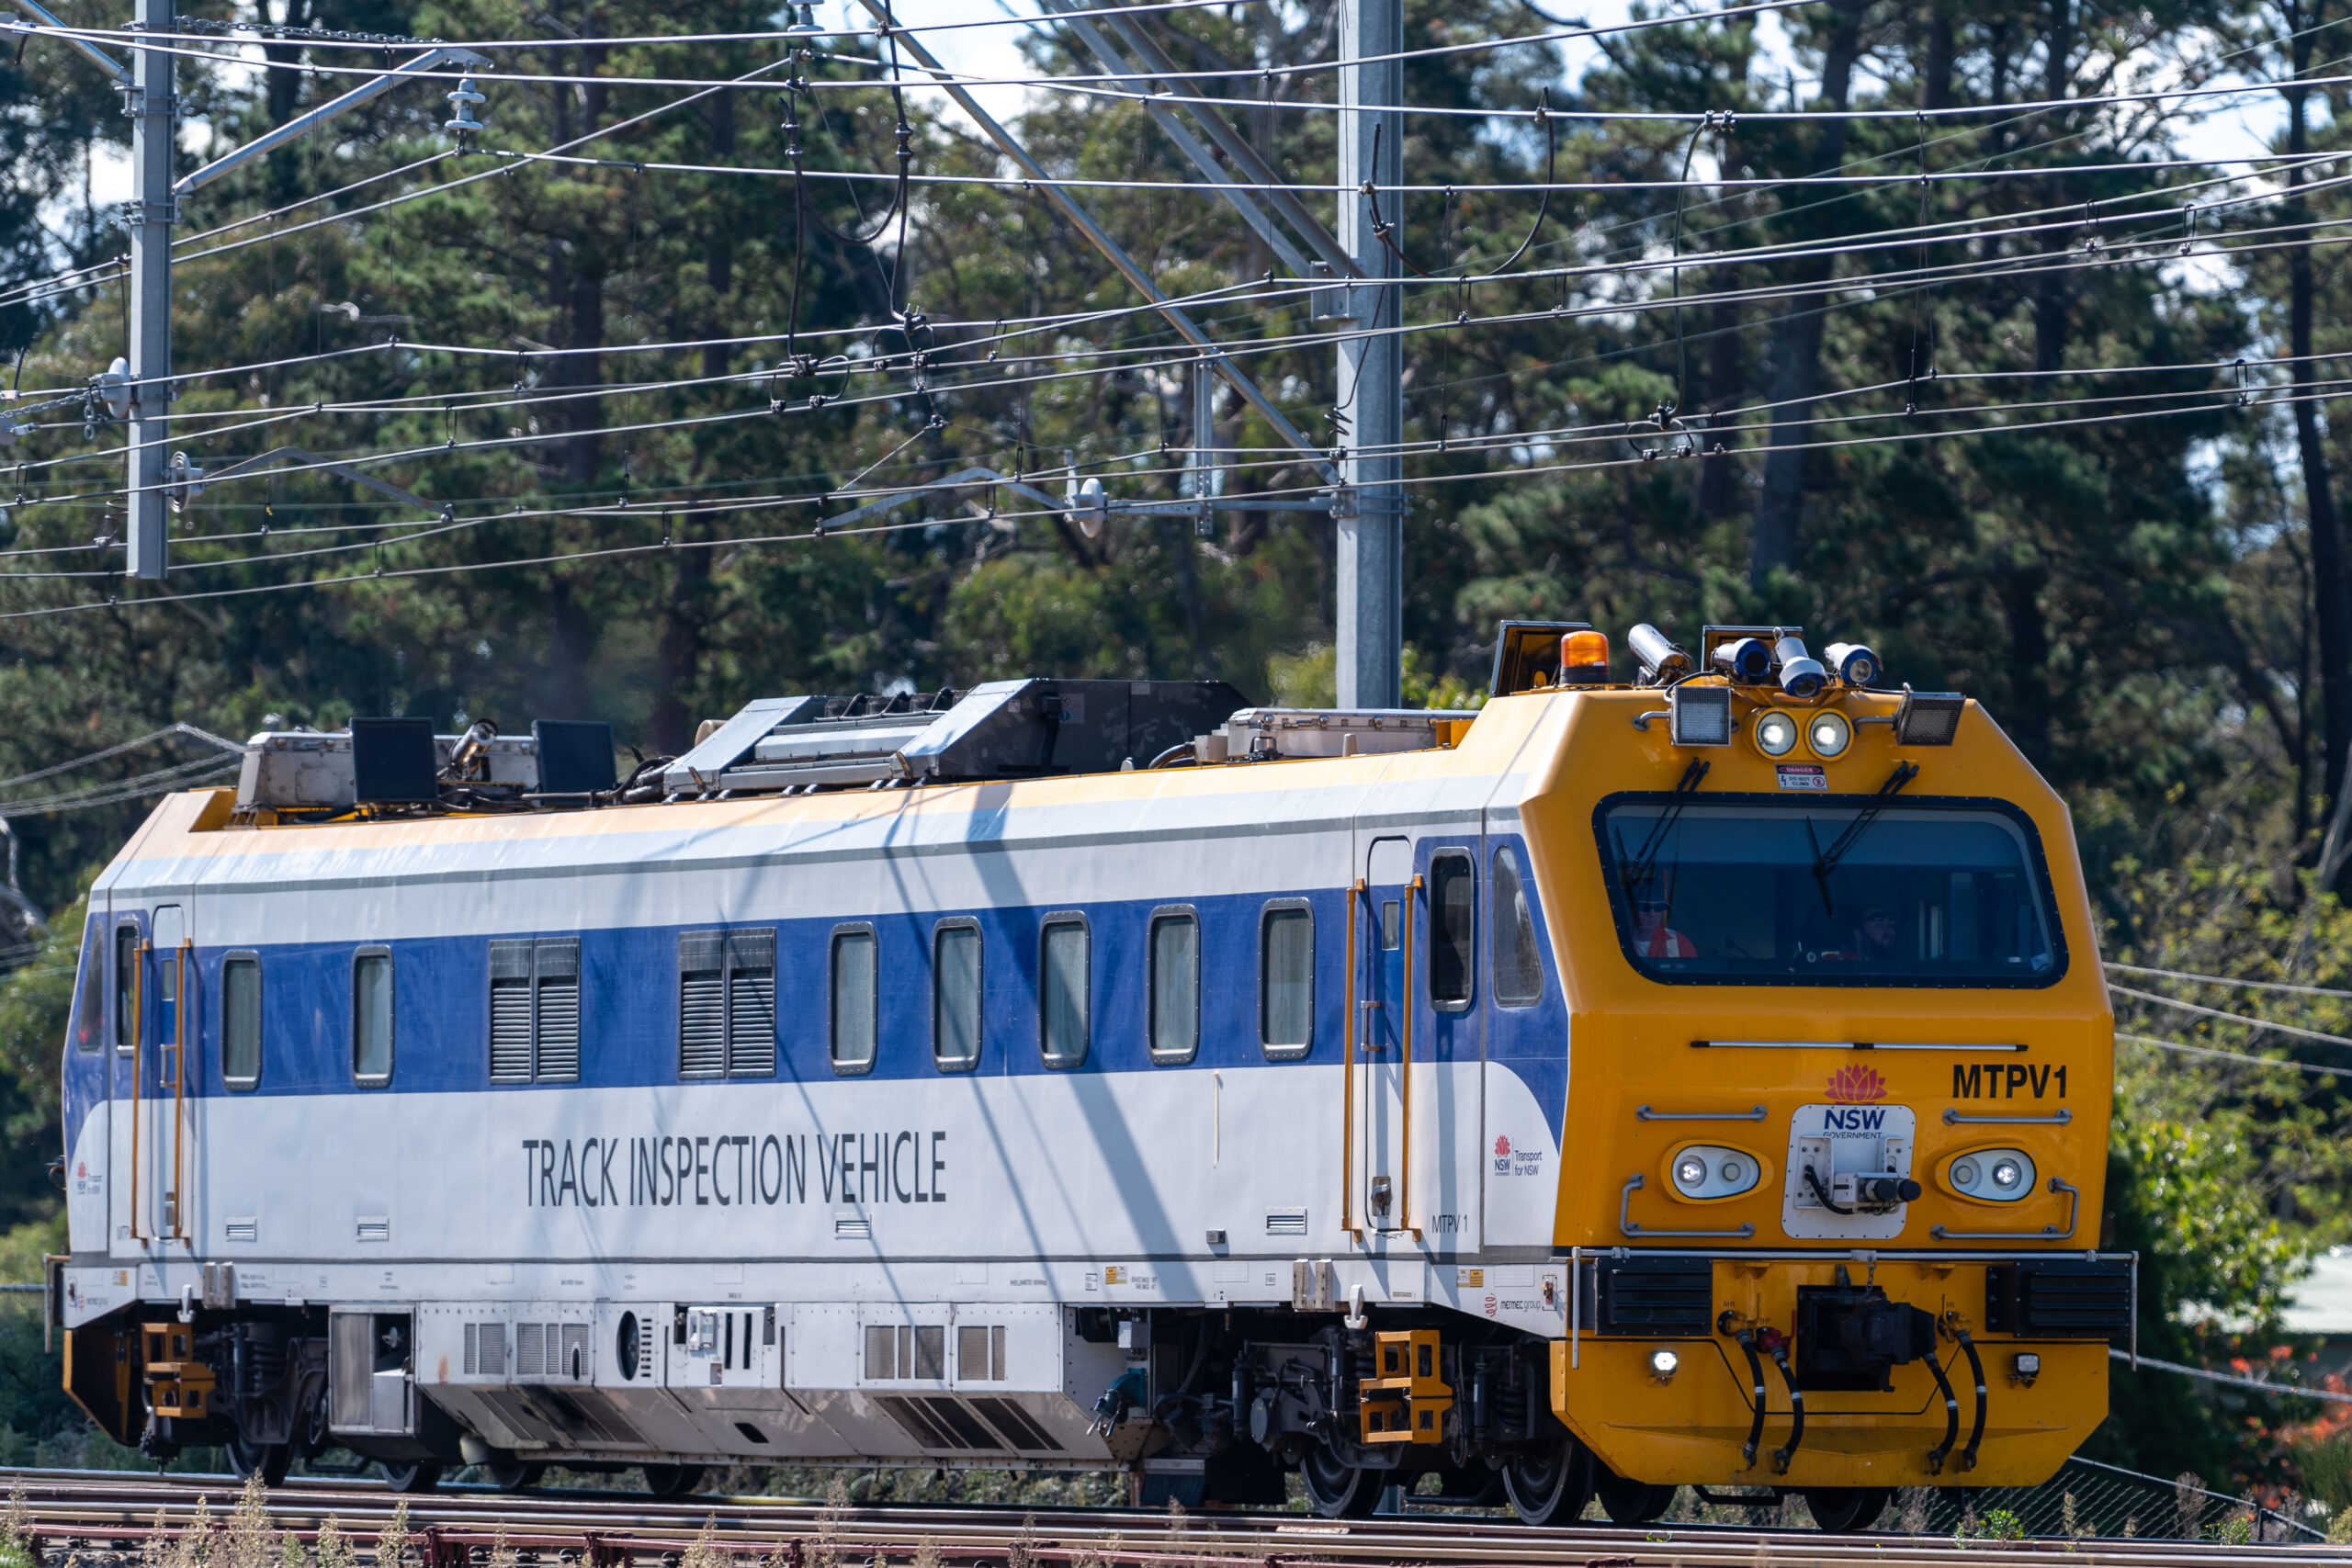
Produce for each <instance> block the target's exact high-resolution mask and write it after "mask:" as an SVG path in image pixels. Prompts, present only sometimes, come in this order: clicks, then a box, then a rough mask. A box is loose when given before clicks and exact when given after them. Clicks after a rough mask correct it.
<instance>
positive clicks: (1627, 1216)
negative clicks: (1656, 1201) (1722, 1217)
mask: <svg viewBox="0 0 2352 1568" xmlns="http://www.w3.org/2000/svg"><path fill="white" fill-rule="evenodd" d="M1644 1185H1645V1183H1644V1181H1643V1179H1642V1174H1641V1172H1639V1171H1635V1172H1634V1175H1633V1177H1632V1178H1631V1179H1629V1180H1627V1181H1626V1183H1625V1190H1624V1192H1623V1195H1622V1196H1621V1197H1619V1199H1618V1200H1617V1228H1618V1229H1619V1230H1621V1231H1623V1232H1624V1233H1625V1234H1626V1235H1678V1236H1679V1235H1700V1236H1736V1237H1738V1238H1741V1239H1743V1240H1744V1239H1746V1238H1747V1237H1748V1236H1751V1235H1755V1234H1756V1227H1755V1226H1754V1225H1752V1224H1748V1223H1747V1221H1746V1220H1742V1221H1741V1222H1740V1223H1739V1228H1738V1229H1737V1230H1730V1231H1655V1230H1652V1229H1650V1228H1649V1227H1648V1226H1647V1225H1645V1224H1641V1223H1640V1222H1639V1221H1637V1220H1635V1219H1634V1218H1633V1217H1632V1216H1633V1212H1634V1193H1636V1192H1638V1191H1640V1190H1642V1188H1643V1186H1644Z"/></svg>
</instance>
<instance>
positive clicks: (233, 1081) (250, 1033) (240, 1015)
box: [220, 953, 261, 1089]
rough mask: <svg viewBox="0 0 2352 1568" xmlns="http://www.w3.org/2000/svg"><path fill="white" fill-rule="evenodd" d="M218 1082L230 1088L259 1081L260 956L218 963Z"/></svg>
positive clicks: (229, 957)
mask: <svg viewBox="0 0 2352 1568" xmlns="http://www.w3.org/2000/svg"><path fill="white" fill-rule="evenodd" d="M220 1081H221V1082H222V1083H225V1084H227V1085H228V1086H229V1087H230V1088H231V1089H252V1088H254V1087H255V1086H256V1085H258V1084H259V1083H260V1082H261V955H260V954H259V953H230V954H228V955H227V956H226V957H224V958H222V959H221V960H220Z"/></svg>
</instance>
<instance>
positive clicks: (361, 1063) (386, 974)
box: [351, 947, 392, 1089]
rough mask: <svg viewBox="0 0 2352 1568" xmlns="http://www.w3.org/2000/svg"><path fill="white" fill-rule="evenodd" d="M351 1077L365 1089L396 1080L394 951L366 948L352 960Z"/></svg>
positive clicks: (376, 1087)
mask: <svg viewBox="0 0 2352 1568" xmlns="http://www.w3.org/2000/svg"><path fill="white" fill-rule="evenodd" d="M351 1076H352V1077H353V1078H355V1079H356V1080H357V1082H358V1084H359V1087H360V1088H362V1089H381V1088H383V1087H384V1086H385V1085H386V1084H389V1083H390V1082H391V1081H392V950H391V949H390V948H389V947H363V948H361V949H360V950H359V951H358V952H357V953H354V954H353V955H352V959H351Z"/></svg>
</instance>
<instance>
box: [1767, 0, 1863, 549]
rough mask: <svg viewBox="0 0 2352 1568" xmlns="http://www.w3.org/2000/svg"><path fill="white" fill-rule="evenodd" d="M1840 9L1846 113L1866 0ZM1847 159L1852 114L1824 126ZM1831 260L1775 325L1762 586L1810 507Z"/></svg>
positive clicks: (1830, 147) (1804, 265)
mask: <svg viewBox="0 0 2352 1568" xmlns="http://www.w3.org/2000/svg"><path fill="white" fill-rule="evenodd" d="M1832 12H1833V18H1834V19H1833V21H1832V24H1831V28H1830V32H1829V46H1828V48H1827V50H1826V51H1825V52H1824V54H1823V58H1822V66H1821V99H1822V105H1823V107H1824V108H1826V110H1827V111H1828V112H1829V113H1830V114H1832V115H1836V116H1839V117H1842V116H1843V115H1844V114H1845V111H1846V103H1847V99H1848V97H1849V94H1850V91H1851V88H1852V85H1853V79H1854V60H1855V57H1856V55H1857V54H1859V53H1860V49H1861V22H1862V0H1833V6H1832ZM1845 161H1846V121H1845V120H1844V118H1833V119H1831V120H1829V121H1828V122H1827V123H1826V124H1825V125H1824V126H1823V127H1822V128H1821V141H1819V143H1818V144H1817V145H1816V148H1815V153H1814V158H1813V163H1814V166H1815V168H1816V169H1819V170H1820V171H1821V172H1823V173H1824V174H1835V173H1836V172H1837V171H1838V167H1839V165H1840V164H1844V162H1845ZM1808 229H1809V230H1810V232H1809V233H1808V234H1807V235H1806V236H1805V237H1807V238H1810V239H1812V240H1814V241H1815V242H1816V243H1818V242H1819V241H1822V240H1825V239H1826V238H1828V235H1827V233H1826V232H1825V231H1820V230H1818V229H1815V228H1814V227H1813V226H1811V225H1809V226H1808ZM1831 265H1832V263H1831V258H1830V256H1829V255H1827V254H1826V253H1825V254H1820V255H1815V256H1809V257H1807V258H1806V259H1804V260H1803V261H1801V262H1798V263H1796V264H1795V265H1793V266H1792V268H1791V269H1790V282H1791V283H1792V284H1793V285H1795V286H1796V287H1797V288H1799V289H1800V290H1802V292H1800V293H1798V294H1796V295H1795V296H1794V297H1793V298H1792V299H1790V301H1789V308H1788V311H1787V313H1786V314H1784V315H1783V316H1781V321H1780V324H1779V325H1778V326H1777V327H1775V328H1774V329H1773V332H1772V407H1771V408H1770V410H1769V411H1767V417H1769V418H1770V420H1771V422H1772V434H1771V438H1770V441H1769V442H1768V443H1767V451H1766V454H1765V457H1764V494H1763V497H1762V499H1761V500H1759V501H1758V502H1757V505H1756V527H1755V532H1754V535H1753V536H1752V537H1751V539H1750V541H1749V546H1748V558H1747V581H1748V584H1749V586H1751V587H1754V588H1761V587H1763V586H1764V584H1765V583H1766V582H1767V581H1769V580H1770V578H1771V575H1772V573H1773V571H1774V570H1776V569H1778V568H1781V567H1784V566H1786V565H1788V564H1789V563H1790V561H1791V560H1792V559H1793V558H1795V555H1796V546H1797V525H1798V522H1799V521H1800V519H1801V517H1802V514H1803V512H1804V460H1805V451H1804V448H1805V446H1806V444H1807V443H1809V442H1810V441H1811V440H1812V439H1813V424H1812V416H1813V400H1814V397H1815V394H1816V393H1818V392H1819V391H1820V390H1821V329H1822V326H1823V322H1824V312H1825V310H1826V307H1827V303H1828V301H1827V299H1826V296H1824V295H1823V294H1822V293H1821V292H1820V291H1819V290H1818V288H1817V286H1818V285H1820V284H1822V283H1826V282H1827V281H1828V278H1829V274H1830V270H1831Z"/></svg>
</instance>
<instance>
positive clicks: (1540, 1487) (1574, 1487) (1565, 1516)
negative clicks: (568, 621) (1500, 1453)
mask: <svg viewBox="0 0 2352 1568" xmlns="http://www.w3.org/2000/svg"><path fill="white" fill-rule="evenodd" d="M1503 1494H1504V1495H1506V1496H1508V1497H1509V1498H1510V1511H1511V1512H1512V1513H1514V1514H1517V1515H1518V1516H1519V1518H1520V1522H1521V1524H1529V1525H1539V1526H1540V1525H1572V1524H1574V1523H1576V1522H1577V1519H1578V1518H1579V1517H1582V1516H1583V1514H1584V1509H1585V1505H1586V1504H1588V1503H1589V1502H1591V1501H1592V1456H1591V1455H1590V1454H1589V1453H1587V1452H1586V1451H1585V1448H1584V1445H1583V1444H1582V1443H1579V1442H1577V1440H1576V1439H1575V1438H1570V1437H1565V1436H1564V1437H1562V1438H1560V1440H1559V1441H1558V1442H1557V1443H1555V1444H1554V1445H1553V1446H1552V1448H1551V1449H1550V1450H1547V1451H1545V1452H1544V1453H1543V1454H1540V1455H1538V1456H1536V1457H1534V1458H1532V1459H1513V1460H1511V1461H1509V1462H1507V1463H1506V1464H1505V1465H1504V1466H1503Z"/></svg>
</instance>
